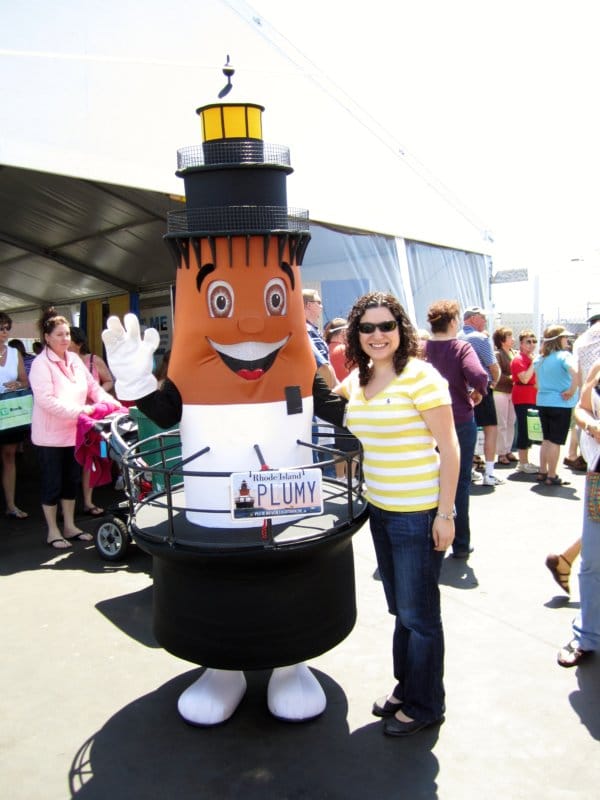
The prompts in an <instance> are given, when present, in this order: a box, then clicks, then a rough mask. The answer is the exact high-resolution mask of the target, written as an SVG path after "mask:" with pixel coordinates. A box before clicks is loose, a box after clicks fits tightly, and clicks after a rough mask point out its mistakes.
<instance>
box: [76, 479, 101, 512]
mask: <svg viewBox="0 0 600 800" xmlns="http://www.w3.org/2000/svg"><path fill="white" fill-rule="evenodd" d="M81 491H82V494H83V507H84V509H85V510H86V511H87V510H88V509H89V508H95V504H94V498H93V492H94V490H93V488H92V487H91V486H90V473H89V471H88V470H87V469H84V470H83V474H82V476H81ZM103 510H104V509H99V513H98V514H97V515H96V514H95V515H94V516H100V514H101V513H102V512H103Z"/></svg>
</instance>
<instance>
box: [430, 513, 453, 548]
mask: <svg viewBox="0 0 600 800" xmlns="http://www.w3.org/2000/svg"><path fill="white" fill-rule="evenodd" d="M431 534H432V536H433V549H434V550H440V551H441V552H444V551H445V550H447V549H448V548H449V547H450V545H451V544H452V542H453V541H454V520H453V519H444V518H443V517H437V516H436V517H435V519H434V520H433V527H432V530H431Z"/></svg>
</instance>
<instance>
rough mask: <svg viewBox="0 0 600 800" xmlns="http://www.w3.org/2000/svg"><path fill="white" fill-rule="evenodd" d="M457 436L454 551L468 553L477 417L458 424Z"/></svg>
mask: <svg viewBox="0 0 600 800" xmlns="http://www.w3.org/2000/svg"><path fill="white" fill-rule="evenodd" d="M456 436H457V437H458V443H459V445H460V470H459V473H458V485H457V487H456V498H455V500H454V505H455V506H456V519H455V520H454V527H455V531H456V534H455V536H454V542H453V544H452V551H453V552H454V553H468V552H469V548H470V546H471V524H470V522H469V493H470V491H471V472H472V470H473V456H474V455H475V444H476V442H477V424H476V422H475V418H473V419H470V420H469V421H468V422H461V423H460V424H459V425H456Z"/></svg>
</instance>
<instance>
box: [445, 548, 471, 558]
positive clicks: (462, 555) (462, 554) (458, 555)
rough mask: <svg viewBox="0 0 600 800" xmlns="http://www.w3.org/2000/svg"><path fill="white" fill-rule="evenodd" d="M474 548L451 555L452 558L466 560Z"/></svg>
mask: <svg viewBox="0 0 600 800" xmlns="http://www.w3.org/2000/svg"><path fill="white" fill-rule="evenodd" d="M473 550H474V548H473V547H469V549H468V550H459V551H458V552H456V553H452V554H451V555H452V558H462V559H464V560H466V559H468V558H469V556H470V555H471V553H472V552H473Z"/></svg>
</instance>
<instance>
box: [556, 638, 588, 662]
mask: <svg viewBox="0 0 600 800" xmlns="http://www.w3.org/2000/svg"><path fill="white" fill-rule="evenodd" d="M591 652H592V651H591V650H582V649H581V647H579V642H578V641H577V639H573V640H572V641H570V642H569V643H568V644H566V645H565V646H564V647H561V648H560V650H559V651H558V655H557V656H556V660H557V662H558V663H559V664H560V666H561V667H576V666H577V665H578V664H579V662H580V661H583V659H584V658H586V657H587V656H589V655H590V653H591Z"/></svg>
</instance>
